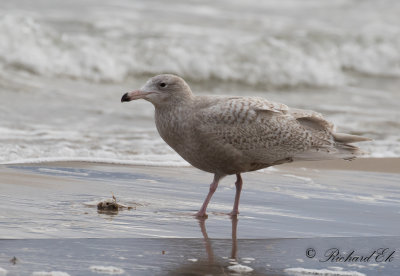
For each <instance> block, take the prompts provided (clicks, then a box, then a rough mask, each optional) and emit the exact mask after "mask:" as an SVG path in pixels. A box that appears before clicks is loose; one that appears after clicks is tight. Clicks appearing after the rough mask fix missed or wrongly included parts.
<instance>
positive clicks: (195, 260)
mask: <svg viewBox="0 0 400 276" xmlns="http://www.w3.org/2000/svg"><path fill="white" fill-rule="evenodd" d="M188 261H190V262H194V263H195V262H197V259H196V258H193V259H188Z"/></svg>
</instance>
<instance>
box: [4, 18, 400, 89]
mask: <svg viewBox="0 0 400 276" xmlns="http://www.w3.org/2000/svg"><path fill="white" fill-rule="evenodd" d="M88 24H89V23H88ZM90 24H91V25H90V26H89V27H88V29H90V32H88V31H86V32H75V33H72V32H62V31H59V30H57V29H56V28H55V27H54V26H52V25H51V24H50V23H46V22H44V21H40V20H35V19H34V18H33V17H31V18H30V17H27V16H18V15H3V16H0V76H1V74H5V73H6V72H10V71H13V72H24V73H25V72H28V73H29V74H36V75H41V76H49V77H66V78H73V79H82V80H87V81H94V82H122V81H124V80H126V79H129V78H132V77H137V76H143V75H146V76H147V75H154V74H159V73H165V72H169V73H175V74H178V75H180V76H182V77H184V78H186V79H189V80H192V81H204V80H210V79H216V80H222V81H235V82H239V83H244V84H249V85H262V86H267V87H294V86H311V87H313V86H341V85H345V84H347V83H349V82H351V74H350V73H349V71H351V72H357V73H360V74H368V75H373V76H392V77H393V76H395V77H398V76H400V52H399V51H398V49H400V28H396V27H393V26H386V25H376V24H372V25H368V26H365V28H364V29H362V30H357V31H356V32H355V31H353V32H348V33H344V32H342V33H337V32H335V31H332V30H330V29H326V30H324V29H321V28H309V29H307V30H304V31H303V32H295V31H294V32H291V33H285V35H282V34H279V32H278V33H271V32H265V34H262V33H261V34H260V33H259V32H250V33H246V34H243V33H240V32H234V31H233V30H232V32H231V33H226V30H227V29H218V28H214V29H210V30H205V31H204V30H203V29H201V28H200V27H197V28H196V27H195V26H184V25H183V24H182V25H174V26H171V27H170V28H169V33H168V35H167V34H164V31H163V30H162V28H163V26H161V24H158V25H151V26H147V29H146V32H144V31H143V26H141V27H140V26H139V27H138V28H141V29H135V28H134V27H132V24H129V23H127V22H119V21H116V22H114V23H110V22H108V23H107V24H105V22H93V23H90ZM126 25H129V26H130V27H129V28H128V27H126Z"/></svg>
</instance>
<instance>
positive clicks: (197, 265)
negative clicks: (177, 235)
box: [169, 216, 264, 276]
mask: <svg viewBox="0 0 400 276" xmlns="http://www.w3.org/2000/svg"><path fill="white" fill-rule="evenodd" d="M197 220H198V223H199V226H200V231H201V234H202V235H203V243H204V248H205V253H206V256H207V257H206V258H204V257H203V258H199V259H198V260H196V261H195V262H193V263H192V264H184V265H182V266H180V267H179V268H178V269H176V270H174V271H173V273H172V274H169V275H174V276H175V275H238V273H239V272H237V271H234V270H231V269H230V268H229V267H230V266H233V265H234V264H237V262H238V245H237V226H238V218H237V217H235V216H233V217H231V222H232V246H231V247H232V249H231V254H230V258H229V259H228V258H227V257H220V256H218V254H217V255H216V254H214V250H213V248H212V242H211V240H210V238H209V237H208V234H207V229H206V220H207V219H206V218H197ZM221 242H223V243H224V242H225V240H214V242H213V243H214V245H217V246H219V248H218V249H217V251H218V252H220V251H221V248H226V247H224V246H221ZM196 251H197V250H196ZM197 252H199V251H197ZM200 252H201V251H200ZM225 256H226V255H225ZM249 275H252V276H254V275H264V274H260V273H259V272H256V271H252V272H251V273H250V274H249Z"/></svg>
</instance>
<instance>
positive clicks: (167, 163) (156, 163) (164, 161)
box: [0, 156, 190, 167]
mask: <svg viewBox="0 0 400 276" xmlns="http://www.w3.org/2000/svg"><path fill="white" fill-rule="evenodd" d="M148 158H149V156H146V158H143V159H142V160H140V159H139V160H138V159H136V160H127V159H112V158H96V157H38V158H27V159H17V160H13V161H7V162H2V163H0V164H1V165H18V164H40V163H53V162H87V163H102V164H115V165H135V166H149V167H190V165H189V163H187V162H186V161H184V160H170V158H169V156H159V157H158V158H157V159H156V160H146V159H148Z"/></svg>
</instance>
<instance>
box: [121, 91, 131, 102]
mask: <svg viewBox="0 0 400 276" xmlns="http://www.w3.org/2000/svg"><path fill="white" fill-rule="evenodd" d="M129 101H130V99H129V96H128V93H125V94H124V95H123V96H122V98H121V103H123V102H129Z"/></svg>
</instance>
